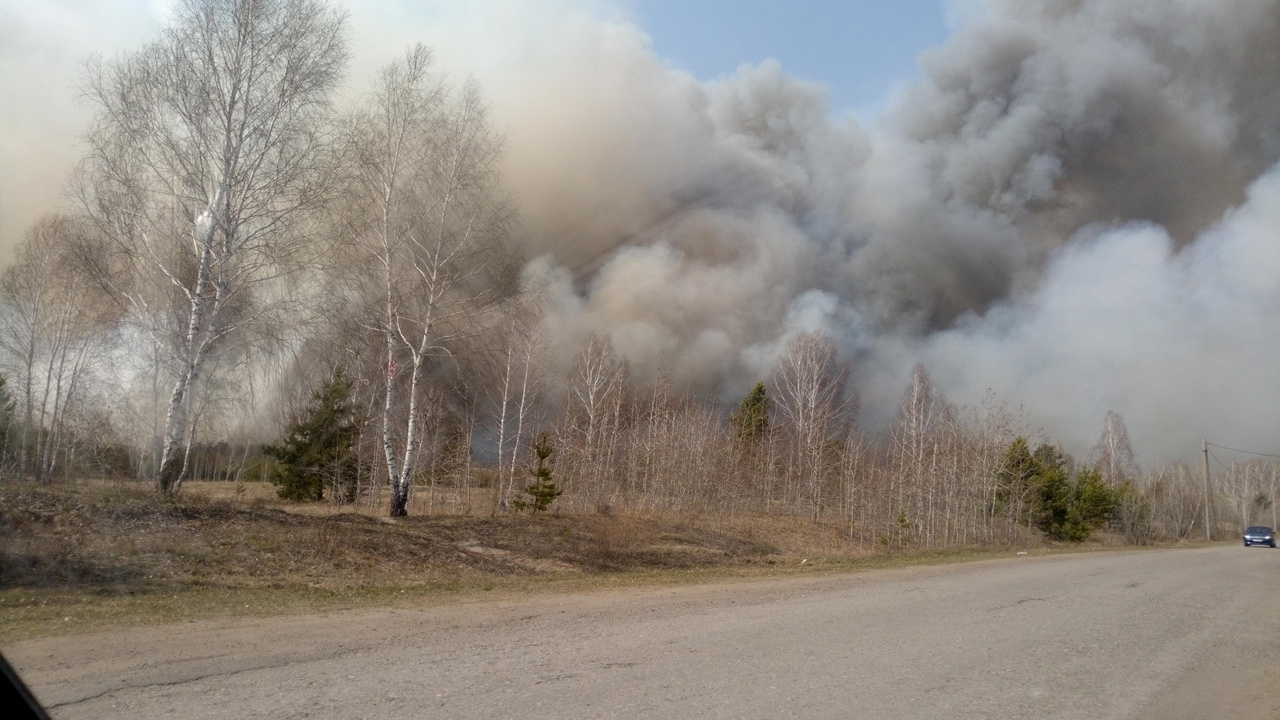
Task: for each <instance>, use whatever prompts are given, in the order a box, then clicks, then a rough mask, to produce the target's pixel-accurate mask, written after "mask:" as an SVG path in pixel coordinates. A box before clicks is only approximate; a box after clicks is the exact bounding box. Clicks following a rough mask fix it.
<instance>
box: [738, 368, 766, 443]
mask: <svg viewBox="0 0 1280 720" xmlns="http://www.w3.org/2000/svg"><path fill="white" fill-rule="evenodd" d="M772 404H773V401H772V400H771V399H770V398H769V391H768V390H767V389H765V385H764V383H763V382H758V383H756V386H755V387H754V388H752V389H751V392H749V393H747V396H746V397H744V398H742V404H740V405H739V406H738V411H737V412H735V413H734V414H733V417H732V418H730V421H731V422H732V423H733V430H734V433H735V434H736V435H737V436H738V439H740V440H742V441H744V442H756V441H758V440H760V439H761V438H763V437H764V436H765V434H766V433H768V432H769V408H770V406H771V405H772Z"/></svg>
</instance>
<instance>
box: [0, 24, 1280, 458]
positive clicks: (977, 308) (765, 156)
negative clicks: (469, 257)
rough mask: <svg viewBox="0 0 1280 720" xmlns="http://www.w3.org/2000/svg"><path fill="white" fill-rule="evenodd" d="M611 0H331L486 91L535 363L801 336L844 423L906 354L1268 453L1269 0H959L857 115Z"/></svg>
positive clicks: (704, 374) (1151, 442)
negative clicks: (661, 44) (825, 341)
mask: <svg viewBox="0 0 1280 720" xmlns="http://www.w3.org/2000/svg"><path fill="white" fill-rule="evenodd" d="M625 5H626V3H625V2H619V3H616V4H615V3H610V2H604V1H603V0H599V1H596V0H590V1H586V0H584V1H583V2H572V1H570V0H557V2H551V3H547V2H528V1H525V0H486V1H485V2H480V3H441V6H442V7H443V8H445V10H444V11H442V12H441V13H440V14H439V15H440V17H439V18H437V19H438V20H439V22H438V23H437V24H435V25H429V26H419V25H415V24H414V23H411V22H406V21H404V18H403V17H401V16H400V15H398V14H397V12H394V11H391V10H385V9H384V10H381V11H378V12H375V11H373V10H368V9H365V8H363V7H361V6H354V7H352V8H351V21H352V27H353V36H354V38H355V39H356V44H355V46H354V47H353V51H354V55H355V58H356V64H355V66H354V67H353V70H352V76H353V78H352V82H353V87H355V88H359V87H360V86H361V84H362V83H365V82H367V79H368V78H369V77H370V75H371V73H372V69H373V68H375V67H377V66H378V65H380V64H382V63H384V62H387V61H389V60H391V59H393V58H394V57H395V56H396V55H398V54H399V53H400V52H401V51H402V50H403V48H404V47H405V46H407V45H408V44H409V43H410V42H413V41H417V40H422V41H425V42H427V43H428V44H430V45H432V46H433V47H434V48H435V50H436V54H437V58H438V60H439V63H440V67H441V69H442V70H444V71H447V72H449V73H450V75H451V76H452V77H455V78H459V77H461V76H463V75H465V74H468V73H469V74H473V75H474V76H475V77H476V78H477V79H478V80H479V81H480V83H481V84H482V86H483V87H484V88H485V90H486V93H487V95H488V97H489V98H490V100H491V103H492V110H493V119H494V121H495V123H496V124H497V125H498V126H499V128H500V129H501V130H502V131H503V132H505V134H506V137H507V156H506V157H507V160H506V162H507V165H506V177H507V181H508V184H509V186H510V188H511V191H512V193H513V195H514V197H515V198H516V200H517V202H518V205H519V210H520V217H521V221H522V222H521V227H522V230H521V232H522V233H523V235H524V238H525V240H527V243H528V247H529V254H530V257H531V258H532V260H531V262H530V265H529V267H528V269H527V272H528V274H529V275H530V276H531V277H537V278H539V279H540V280H541V281H542V282H544V283H546V285H547V287H548V297H547V308H548V312H547V319H546V331H547V332H546V334H547V338H548V340H549V341H550V345H551V347H552V348H553V355H554V357H555V361H556V362H557V363H558V365H557V367H556V369H555V370H553V373H559V374H561V375H563V374H564V373H565V372H567V369H568V365H569V363H570V362H571V358H572V356H573V355H574V353H576V351H577V349H578V347H579V344H580V343H581V342H582V341H583V340H584V339H585V338H586V337H587V335H588V334H589V333H592V332H595V333H600V334H606V335H608V336H610V337H611V338H612V339H613V342H614V344H615V346H616V347H617V349H618V350H619V351H620V352H621V353H623V354H625V355H626V356H627V357H628V358H629V360H630V362H631V364H632V376H633V377H634V378H636V379H637V381H638V382H644V381H645V379H646V378H653V377H655V376H656V375H657V374H659V373H663V372H670V373H672V374H673V375H674V377H675V379H676V381H677V382H678V383H679V384H680V385H681V386H682V387H686V388H689V389H691V390H695V391H698V392H707V393H713V394H715V395H717V396H719V397H721V398H724V399H726V400H730V401H733V400H736V399H737V398H740V397H741V395H742V394H743V393H745V392H746V391H747V390H749V389H750V387H751V386H752V385H753V384H754V383H755V382H756V381H757V380H759V379H763V378H765V377H767V375H768V374H769V372H770V370H771V368H772V367H773V365H774V363H775V361H776V359H777V357H778V354H779V353H780V352H781V351H782V349H783V348H784V347H785V345H786V343H787V342H788V340H789V339H790V338H791V337H793V336H794V335H795V334H796V333H798V332H800V331H802V330H822V331H824V332H827V333H829V334H830V335H831V336H833V337H834V338H835V339H836V341H837V343H838V345H839V347H840V348H841V351H842V353H843V355H844V357H845V358H846V359H847V360H848V361H849V362H850V364H851V368H852V380H853V382H852V387H853V389H854V390H855V391H856V392H857V393H858V395H859V397H860V400H861V402H860V407H861V409H862V410H861V413H862V414H861V418H860V420H861V422H862V423H863V425H864V426H865V427H867V428H868V429H871V430H879V429H883V428H884V427H885V426H886V424H887V423H888V422H889V421H890V420H891V419H892V416H893V413H894V412H895V410H896V407H897V403H898V397H899V395H900V394H901V392H902V391H903V389H904V388H905V387H906V384H907V380H908V377H909V375H910V372H911V368H912V366H913V365H914V364H915V363H917V362H923V363H924V364H925V366H926V368H927V369H928V371H929V372H930V373H931V375H932V376H933V377H934V379H935V380H936V382H937V384H938V386H939V389H940V390H942V391H943V392H944V393H946V394H947V395H948V396H949V397H950V398H951V399H953V400H955V401H958V402H964V403H980V402H982V399H983V398H984V396H985V395H986V394H987V392H988V390H990V391H994V394H995V396H996V397H999V398H1001V399H1002V400H1004V401H1007V402H1008V403H1010V404H1011V405H1013V406H1014V407H1018V406H1021V407H1023V408H1025V410H1026V412H1027V414H1028V416H1029V417H1031V418H1032V422H1033V423H1034V424H1035V425H1036V427H1035V428H1032V429H1034V430H1042V431H1043V432H1044V434H1045V435H1047V436H1048V437H1051V438H1054V439H1056V440H1059V441H1061V442H1062V443H1063V444H1064V445H1065V446H1066V448H1067V449H1068V450H1069V451H1071V452H1074V453H1077V454H1081V455H1083V454H1084V453H1086V452H1087V451H1088V448H1089V446H1091V445H1092V444H1093V443H1094V442H1095V441H1096V440H1097V438H1098V435H1099V433H1100V432H1101V430H1102V426H1103V420H1104V418H1105V416H1106V413H1107V412H1108V411H1111V410H1114V411H1116V412H1119V413H1120V414H1121V415H1122V416H1123V417H1124V418H1125V420H1126V421H1127V424H1128V428H1129V431H1130V435H1131V437H1132V438H1133V441H1134V446H1135V450H1136V451H1137V453H1138V455H1139V459H1140V460H1142V461H1144V462H1157V461H1164V460H1168V459H1180V458H1189V457H1192V456H1193V454H1194V452H1195V450H1196V449H1198V446H1199V440H1200V438H1202V437H1207V438H1208V439H1209V440H1210V441H1213V442H1220V443H1222V444H1226V445H1232V446H1235V447H1249V448H1255V449H1260V450H1263V451H1269V452H1276V451H1277V450H1280V382H1277V380H1280V377H1278V373H1277V372H1276V370H1275V368H1276V366H1277V361H1276V358H1280V336H1278V335H1277V328H1280V169H1277V167H1276V163H1277V160H1278V159H1280V2H1277V0H1042V1H1041V2H1025V1H1023V0H987V1H986V2H975V3H973V5H974V8H975V9H971V11H970V12H968V13H966V17H967V18H968V20H967V22H966V23H965V24H963V25H962V26H960V27H959V28H958V29H957V30H956V31H955V33H954V34H953V36H952V37H951V38H950V39H948V40H947V41H946V42H945V43H944V44H943V45H941V46H939V47H937V48H934V49H932V50H930V51H928V52H926V53H925V54H923V55H922V56H921V57H920V58H919V66H920V70H921V76H920V78H919V79H918V80H916V81H915V82H913V83H912V84H910V85H908V86H907V87H905V88H903V89H901V90H900V91H899V92H898V93H897V94H896V96H895V97H893V98H892V99H891V100H890V101H889V102H888V104H887V106H888V110H887V111H885V113H884V114H883V115H881V116H879V117H875V118H859V117H855V116H853V115H851V114H846V113H842V112H840V111H839V110H837V109H835V108H833V107H832V106H831V104H830V103H829V101H828V93H827V90H826V88H825V86H823V85H822V84H821V83H817V82H812V81H809V80H806V79H803V78H798V77H796V76H794V75H793V74H791V73H789V72H788V71H787V69H786V68H785V67H783V66H781V65H779V64H778V63H776V62H772V61H766V62H763V63H760V64H756V65H745V66H743V67H741V68H740V69H739V70H738V71H737V72H736V73H734V74H732V75H730V76H728V77H724V78H721V79H718V80H716V81H712V82H699V81H697V80H696V79H695V78H693V77H692V76H690V75H689V74H687V73H685V72H682V71H680V70H679V69H676V68H674V67H672V66H670V65H669V64H667V63H666V62H664V61H663V60H662V59H661V58H660V57H658V56H657V55H656V54H655V53H654V51H653V50H652V47H651V44H650V42H649V39H648V38H647V37H646V36H645V34H644V32H643V30H642V29H641V28H639V27H638V26H636V25H635V24H634V23H633V22H631V21H630V20H629V19H628V18H629V16H628V14H627V13H626V12H625ZM392 6H394V4H391V5H384V6H380V7H383V8H386V7H392ZM395 7H398V6H395ZM477 7H478V8H480V10H474V8H477ZM3 32H4V31H3V30H0V33H3ZM2 36H3V35H0V37H2ZM12 36H13V37H17V35H16V34H12ZM8 42H9V41H8V40H6V43H8ZM138 44H139V45H140V44H141V42H139V43H138ZM352 94H353V95H354V94H355V91H353V93H352ZM9 152H10V153H11V154H12V153H13V152H17V151H15V150H12V149H10V150H9ZM59 152H63V153H64V154H65V152H66V151H64V150H60V151H59ZM6 182H8V181H6ZM5 195H6V196H10V195H11V189H10V188H9V187H7V186H6V188H5ZM5 202H6V203H10V204H12V203H11V202H10V200H9V199H6V200H5ZM28 204H30V203H28ZM5 207H9V205H6V206H5ZM0 220H3V221H4V223H0V224H7V218H0Z"/></svg>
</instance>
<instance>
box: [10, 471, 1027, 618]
mask: <svg viewBox="0 0 1280 720" xmlns="http://www.w3.org/2000/svg"><path fill="white" fill-rule="evenodd" d="M462 500H463V501H464V502H465V503H467V504H468V506H469V507H468V510H467V512H469V513H470V514H448V515H444V514H436V515H423V514H419V515H417V516H410V517H408V518H403V519H398V520H395V521H391V520H390V519H389V518H386V517H381V516H379V514H378V510H375V509H374V508H372V507H363V508H361V507H354V508H353V507H352V506H348V507H345V508H335V507H333V506H331V505H328V504H327V503H314V504H306V505H299V504H288V503H283V502H281V501H279V500H278V499H277V498H276V497H275V493H274V488H272V487H270V486H263V485H261V484H255V483H246V484H244V485H243V486H240V487H237V486H236V484H233V483H192V484H191V485H190V486H188V487H186V488H184V491H183V494H182V496H181V497H179V498H178V499H176V500H166V499H164V498H162V497H160V496H158V495H157V494H156V493H155V492H154V491H152V490H151V489H150V488H149V487H147V486H140V485H137V484H132V483H123V484H121V483H116V484H110V483H89V482H83V483H71V484H63V485H53V486H48V485H44V486H37V485H31V484H0V639H13V638H16V637H22V636H30V635H33V634H47V633H51V632H63V631H73V630H78V629H83V628H85V627H86V626H93V625H100V624H103V623H121V622H123V623H137V622H168V621H174V620H179V619H190V618H195V617H206V616H210V615H223V614H245V613H251V614H262V613H280V612H303V611H310V610H318V609H325V608H333V607H350V606H366V605H371V604H387V603H395V602H402V601H408V602H415V603H421V602H424V601H430V600H432V599H434V598H440V597H445V596H450V595H457V594H458V593H459V592H470V591H492V590H507V591H516V592H528V591H533V590H538V589H545V588H557V587H559V588H575V589H578V588H584V587H600V586H614V585H620V584H633V583H636V582H644V583H665V582H689V581H699V580H704V579H711V578H721V577H730V576H742V575H749V576H757V575H761V574H785V573H793V572H815V571H817V572H822V571H848V570H851V569H857V568H863V567H884V566H887V565H903V564H916V563H922V562H948V561H957V560H965V559H977V558H983V557H992V556H996V555H1001V554H1004V555H1007V554H1009V553H1010V551H1009V550H1008V549H995V550H980V549H962V550H950V551H935V552H927V553H926V552H920V553H910V554H900V555H894V556H890V555H884V554H870V553H867V552H864V551H862V550H860V549H859V548H858V547H857V546H856V545H853V544H850V543H848V542H846V541H845V540H844V538H843V536H842V532H841V530H842V528H840V527H838V526H835V525H823V524H814V523H810V522H807V521H805V520H799V519H797V518H794V517H786V516H737V517H728V518H725V517H688V516H663V515H646V516H637V515H630V514H626V513H611V514H607V515H606V514H585V515H561V514H556V513H549V514H541V515H538V516H531V515H527V514H521V515H508V514H498V515H492V514H490V513H488V512H481V511H480V509H481V508H484V507H486V506H488V503H490V502H491V499H490V498H488V497H487V496H486V494H485V493H484V492H483V491H477V492H474V493H473V494H472V495H471V496H469V497H465V498H462ZM453 508H454V509H455V510H456V509H457V505H456V504H455V505H454V506H453ZM421 509H422V508H419V510H420V511H421Z"/></svg>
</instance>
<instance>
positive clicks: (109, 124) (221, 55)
mask: <svg viewBox="0 0 1280 720" xmlns="http://www.w3.org/2000/svg"><path fill="white" fill-rule="evenodd" d="M175 15H176V20H175V21H174V23H173V24H172V25H171V26H170V27H169V28H168V29H167V30H166V31H165V32H164V35H163V36H162V37H161V39H160V40H158V41H156V42H155V43H153V44H152V45H150V46H149V47H147V48H145V49H143V50H140V51H138V52H136V53H134V54H132V55H129V56H126V57H124V58H122V59H119V60H116V61H110V62H97V63H94V64H92V65H91V66H90V71H89V80H88V83H87V87H86V90H85V92H86V94H87V95H88V97H89V98H90V100H92V101H93V102H94V103H95V104H96V105H97V107H98V115H97V118H96V120H95V122H94V123H93V126H92V127H91V128H90V130H89V133H88V136H87V140H88V144H89V148H90V150H89V156H88V157H87V158H86V159H85V162H84V164H83V167H82V174H81V177H80V181H79V184H78V195H79V200H80V203H81V207H82V209H83V210H84V211H85V213H86V215H87V216H88V217H90V218H91V219H92V220H93V221H94V223H95V225H96V227H97V230H98V231H99V232H100V233H101V235H102V237H103V240H104V242H105V243H107V244H109V246H110V251H109V252H108V253H106V255H105V258H106V259H105V260H104V263H103V267H101V268H100V270H101V274H100V280H101V282H102V283H104V284H105V285H108V286H109V287H110V288H111V289H112V290H113V291H115V293H116V294H117V295H118V296H119V297H120V298H121V300H122V302H123V303H124V304H125V305H126V306H127V308H128V309H129V310H130V312H132V313H134V314H135V315H137V316H139V322H140V323H141V325H142V326H143V327H146V328H147V329H148V330H149V331H150V332H151V333H152V334H153V335H154V336H155V338H156V342H157V344H158V345H159V346H160V347H162V348H164V350H165V351H166V352H165V360H167V361H168V363H169V364H170V368H169V371H170V372H171V374H172V392H171V395H170V399H169V402H168V409H167V413H166V421H165V430H164V439H163V446H162V447H163V452H162V455H161V458H160V472H159V484H160V487H161V488H162V489H163V490H165V491H172V490H175V489H176V488H177V486H178V485H179V483H180V482H181V477H180V475H179V473H178V469H179V464H178V462H177V455H178V448H179V446H180V445H181V443H182V441H183V438H184V436H185V434H186V433H187V432H188V422H187V421H188V413H189V409H190V408H189V405H190V402H189V398H190V394H191V392H192V390H193V389H194V388H193V386H194V385H195V384H196V383H197V382H198V381H199V380H200V378H201V374H202V371H203V370H204V369H205V366H206V364H207V363H208V361H209V359H210V358H211V357H212V356H213V355H214V354H215V353H217V352H220V351H222V350H224V349H226V348H228V347H237V346H238V344H242V343H245V342H246V338H245V337H244V335H245V333H247V331H248V330H249V329H250V328H251V327H252V326H254V325H255V324H257V323H258V322H259V321H261V320H263V319H264V317H263V313H264V310H265V308H266V307H269V306H271V305H272V302H273V301H274V300H276V299H278V298H279V296H280V295H281V294H282V293H283V292H284V291H283V283H281V282H280V281H281V280H282V279H284V278H287V277H288V276H289V275H290V274H291V273H292V272H294V271H296V269H297V268H298V266H299V262H300V261H302V260H304V259H305V258H306V257H307V256H308V254H309V253H310V252H314V249H313V248H309V247H308V238H307V237H306V236H305V235H304V234H302V233H300V232H298V225H299V224H300V223H301V222H302V220H303V217H304V215H305V213H307V212H308V211H309V210H311V209H314V207H315V206H316V205H317V203H319V202H321V201H323V200H324V198H325V192H324V191H325V185H326V184H325V173H324V172H322V171H323V170H324V167H325V163H324V159H325V155H326V153H325V152H324V148H325V144H324V143H325V139H326V136H325V133H324V130H325V127H326V122H325V121H326V117H327V114H328V110H329V97H330V94H331V92H332V91H333V89H334V87H335V86H336V84H337V83H338V81H339V79H340V77H341V74H342V70H343V68H344V66H345V63H346V59H347V53H346V49H345V38H344V33H343V18H342V16H341V15H339V14H337V13H335V12H334V11H332V10H331V9H329V8H327V7H326V6H324V5H323V4H321V3H319V2H315V1H314V0H224V1H218V0H189V1H188V2H185V3H182V4H181V5H180V6H179V7H178V8H177V9H176V12H175Z"/></svg>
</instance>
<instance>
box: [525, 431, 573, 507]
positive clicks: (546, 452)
mask: <svg viewBox="0 0 1280 720" xmlns="http://www.w3.org/2000/svg"><path fill="white" fill-rule="evenodd" d="M551 450H552V448H551V441H550V440H549V439H548V438H547V435H546V433H542V434H540V435H538V437H537V438H535V439H534V441H533V452H534V454H535V455H537V456H538V465H537V467H535V468H534V469H533V470H532V471H531V472H532V473H533V478H534V480H533V483H531V484H530V485H528V486H526V487H525V489H524V493H525V494H526V495H528V496H529V499H528V500H514V501H512V504H513V505H514V506H515V508H516V509H517V510H524V509H526V508H527V509H529V510H530V511H532V512H535V513H536V512H542V511H544V510H546V509H547V508H548V507H549V506H550V505H551V503H553V502H555V499H556V498H558V497H560V496H561V495H563V494H564V491H563V490H561V489H559V488H558V487H556V483H555V481H554V480H552V479H551V475H552V471H551V468H549V467H547V458H549V457H551Z"/></svg>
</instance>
